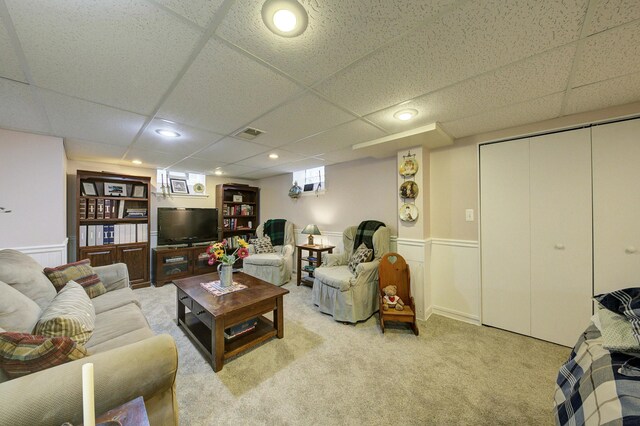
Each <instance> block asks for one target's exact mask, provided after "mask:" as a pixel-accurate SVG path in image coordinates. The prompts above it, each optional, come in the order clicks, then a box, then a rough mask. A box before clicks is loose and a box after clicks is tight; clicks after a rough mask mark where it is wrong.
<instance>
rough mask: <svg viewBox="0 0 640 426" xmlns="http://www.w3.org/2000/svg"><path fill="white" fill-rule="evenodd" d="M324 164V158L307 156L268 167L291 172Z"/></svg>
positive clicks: (281, 171) (282, 171)
mask: <svg viewBox="0 0 640 426" xmlns="http://www.w3.org/2000/svg"><path fill="white" fill-rule="evenodd" d="M324 165H326V162H325V161H324V159H322V158H316V157H309V158H303V159H301V160H298V161H292V162H290V163H284V164H279V165H277V166H275V167H270V168H269V170H273V171H277V172H280V173H293V172H297V171H299V170H305V169H313V168H315V167H321V166H324Z"/></svg>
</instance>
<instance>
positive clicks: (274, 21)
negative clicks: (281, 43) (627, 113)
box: [262, 0, 309, 37]
mask: <svg viewBox="0 0 640 426" xmlns="http://www.w3.org/2000/svg"><path fill="white" fill-rule="evenodd" d="M262 20H263V21H264V24H265V25H266V26H267V28H269V29H270V30H271V31H272V32H273V33H275V34H277V35H279V36H282V37H296V36H299V35H300V34H302V33H303V32H304V30H306V29H307V25H308V23H309V15H307V11H306V10H305V9H304V7H302V5H301V4H300V3H298V2H297V1H296V0H267V1H265V2H264V5H262Z"/></svg>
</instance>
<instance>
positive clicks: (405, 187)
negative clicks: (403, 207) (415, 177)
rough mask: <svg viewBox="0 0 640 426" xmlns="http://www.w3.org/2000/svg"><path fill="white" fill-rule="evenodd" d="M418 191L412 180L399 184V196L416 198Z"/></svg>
mask: <svg viewBox="0 0 640 426" xmlns="http://www.w3.org/2000/svg"><path fill="white" fill-rule="evenodd" d="M419 192H420V190H419V189H418V184H417V183H415V182H414V181H412V180H408V181H406V182H405V183H403V184H402V185H400V198H416V197H417V196H418V193H419Z"/></svg>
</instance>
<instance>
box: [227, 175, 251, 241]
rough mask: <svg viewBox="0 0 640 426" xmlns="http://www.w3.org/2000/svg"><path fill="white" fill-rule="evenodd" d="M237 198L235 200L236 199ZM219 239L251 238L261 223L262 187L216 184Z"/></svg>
mask: <svg viewBox="0 0 640 426" xmlns="http://www.w3.org/2000/svg"><path fill="white" fill-rule="evenodd" d="M234 198H235V200H234ZM216 207H217V208H218V241H222V240H223V239H225V238H231V237H241V238H245V239H248V238H251V237H254V236H255V235H256V227H257V226H258V224H259V223H260V222H259V220H260V188H258V187H255V186H249V185H241V184H236V183H224V184H218V185H216Z"/></svg>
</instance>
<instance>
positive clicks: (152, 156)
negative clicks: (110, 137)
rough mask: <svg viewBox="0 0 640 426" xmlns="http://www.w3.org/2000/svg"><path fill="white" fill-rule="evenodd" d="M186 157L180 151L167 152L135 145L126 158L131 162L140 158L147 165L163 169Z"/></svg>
mask: <svg viewBox="0 0 640 426" xmlns="http://www.w3.org/2000/svg"><path fill="white" fill-rule="evenodd" d="M184 157H186V156H185V155H182V154H179V153H166V152H159V151H152V150H146V149H140V148H136V147H134V148H132V149H131V150H129V152H128V153H127V156H126V158H125V159H124V160H125V161H127V162H131V161H132V160H140V161H142V164H143V165H144V166H145V167H155V168H161V169H163V168H166V167H169V166H170V165H172V164H175V163H177V162H178V161H180V160H182V159H183V158H184Z"/></svg>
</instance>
